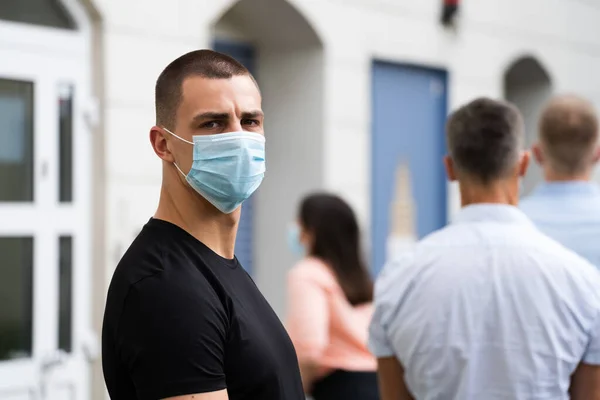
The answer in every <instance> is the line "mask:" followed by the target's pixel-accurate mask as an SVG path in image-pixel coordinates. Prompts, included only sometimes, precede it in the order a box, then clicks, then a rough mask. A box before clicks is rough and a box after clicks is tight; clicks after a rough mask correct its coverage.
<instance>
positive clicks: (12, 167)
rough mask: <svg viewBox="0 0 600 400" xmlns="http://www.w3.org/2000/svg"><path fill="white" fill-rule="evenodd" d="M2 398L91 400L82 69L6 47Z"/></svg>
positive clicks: (0, 262) (0, 170)
mask: <svg viewBox="0 0 600 400" xmlns="http://www.w3.org/2000/svg"><path fill="white" fill-rule="evenodd" d="M0 60H2V62H0V399H3V400H25V399H27V400H30V399H40V400H42V399H43V400H71V399H72V400H80V399H86V398H89V368H90V367H89V361H88V359H87V355H86V345H87V344H88V343H87V342H88V339H87V338H88V337H89V336H90V330H89V328H90V327H91V323H90V320H89V319H90V313H91V310H90V298H89V297H90V294H89V293H90V290H89V289H90V288H89V275H90V248H89V245H88V243H89V230H90V209H89V206H88V205H89V203H90V199H89V189H90V187H89V184H88V182H89V180H90V179H91V170H90V161H89V156H88V152H89V140H90V138H89V132H88V130H87V127H86V124H85V121H84V119H83V114H82V112H81V107H80V104H82V102H81V99H80V98H78V93H77V87H78V83H79V82H81V80H82V74H81V71H80V70H79V69H80V67H79V66H78V65H77V64H76V63H72V62H70V61H69V59H68V58H61V57H57V56H53V55H51V54H48V53H46V54H45V53H44V52H23V51H19V50H17V49H7V48H0Z"/></svg>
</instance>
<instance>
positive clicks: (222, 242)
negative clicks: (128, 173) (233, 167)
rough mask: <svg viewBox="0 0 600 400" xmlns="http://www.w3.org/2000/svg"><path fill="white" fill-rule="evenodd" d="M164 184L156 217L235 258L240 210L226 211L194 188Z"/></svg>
mask: <svg viewBox="0 0 600 400" xmlns="http://www.w3.org/2000/svg"><path fill="white" fill-rule="evenodd" d="M173 186H175V187H173V188H171V187H169V188H166V187H165V186H164V184H163V186H162V188H161V191H160V201H159V204H158V209H157V211H156V214H155V215H154V218H157V219H161V220H164V221H167V222H170V223H172V224H175V225H177V226H178V227H180V228H181V229H183V230H185V231H186V232H188V233H189V234H190V235H192V236H193V237H195V238H196V239H198V240H199V241H200V242H202V243H203V244H204V245H206V246H207V247H208V248H209V249H211V250H212V251H214V252H215V253H217V254H218V255H220V256H221V257H224V258H227V259H232V258H233V256H234V246H235V237H236V233H237V227H238V222H239V217H240V214H239V213H240V211H239V210H236V211H234V212H233V213H231V214H223V213H221V212H220V211H219V210H217V209H216V208H214V207H213V206H212V205H211V204H210V203H209V202H208V201H206V200H205V199H203V198H201V197H200V196H199V195H198V194H197V193H196V192H195V191H194V190H193V189H192V188H190V187H188V186H185V187H182V185H179V184H175V185H173Z"/></svg>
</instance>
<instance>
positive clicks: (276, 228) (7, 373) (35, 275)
mask: <svg viewBox="0 0 600 400" xmlns="http://www.w3.org/2000/svg"><path fill="white" fill-rule="evenodd" d="M441 3H442V2H441V1H439V0H420V1H409V0H400V1H399V0H318V1H316V0H241V1H233V0H171V1H166V0H144V1H142V0H128V1H122V0H119V1H117V0H52V1H51V0H38V1H34V0H27V1H24V0H7V1H3V2H2V4H3V5H2V6H0V121H1V122H2V123H1V124H0V139H1V140H0V254H2V261H1V262H0V299H2V300H3V301H2V302H1V304H0V398H2V399H9V400H25V399H27V400H30V399H49V400H59V399H60V400H62V399H73V400H75V399H76V400H80V399H84V400H85V399H91V398H94V399H101V398H105V396H106V395H105V391H104V387H103V381H102V376H101V369H100V362H99V357H98V356H99V342H98V337H99V332H100V327H101V319H102V311H103V306H104V299H105V295H106V290H107V286H108V283H109V281H110V278H111V275H112V272H113V270H114V267H115V266H116V264H117V262H118V261H119V259H120V257H121V255H122V254H123V252H124V251H125V250H126V249H127V246H128V245H129V243H130V242H131V241H132V240H133V238H134V237H135V236H136V234H137V233H138V232H139V230H140V229H141V227H142V226H143V224H144V223H145V222H146V221H147V220H148V219H149V218H150V217H151V216H152V214H153V213H154V211H155V208H156V206H157V201H158V194H159V187H160V180H161V170H160V169H161V163H160V162H159V160H158V159H157V158H156V157H155V155H154V153H153V151H152V148H151V146H150V143H149V139H148V133H149V128H150V127H151V126H152V125H153V123H154V108H153V96H154V93H153V90H154V83H155V80H156V78H157V77H158V74H159V73H160V72H161V70H162V69H163V68H164V67H165V66H166V65H167V64H168V63H169V62H170V61H171V60H173V59H174V58H176V57H178V56H180V55H181V54H183V53H185V52H187V51H191V50H194V49H198V48H215V49H217V50H220V51H223V52H227V53H229V54H231V55H233V56H235V57H236V58H238V59H239V60H240V61H242V62H243V63H244V64H246V65H247V66H248V68H250V69H251V70H252V71H253V73H254V74H255V75H256V77H257V80H258V82H259V84H260V86H261V90H262V93H263V97H264V104H263V108H264V111H265V113H266V137H267V163H268V164H267V171H268V172H267V177H266V179H265V181H264V184H263V186H262V187H261V189H260V190H259V191H258V192H257V193H256V195H255V196H253V198H252V199H251V201H250V202H249V203H247V204H246V205H245V206H244V213H243V221H242V223H241V227H240V229H241V231H240V235H239V238H238V245H237V252H238V256H239V258H240V259H241V260H242V262H243V263H244V264H245V265H246V267H247V268H248V269H249V270H250V271H251V273H252V275H253V277H254V278H255V280H256V282H257V284H258V285H259V287H260V288H261V289H262V290H263V292H264V293H265V295H266V297H267V299H268V300H269V301H270V302H271V303H272V305H273V306H274V308H275V310H276V311H277V312H278V313H279V314H280V315H281V314H282V313H283V310H284V305H285V285H284V283H285V275H286V272H287V271H288V269H289V268H290V267H291V266H292V264H293V263H294V262H295V260H294V258H293V256H292V255H291V254H290V253H289V251H288V250H287V247H286V241H285V232H286V229H287V227H288V224H289V223H291V222H293V221H294V219H295V211H296V207H297V204H298V201H299V200H300V198H301V197H302V196H303V195H304V194H306V193H308V192H310V191H313V190H320V189H326V190H329V191H333V192H336V193H338V194H340V195H342V196H343V197H344V198H345V199H347V200H348V201H349V202H350V203H351V204H352V206H353V207H354V209H355V210H356V212H357V214H358V215H359V218H360V221H361V224H362V226H363V230H364V235H365V247H366V248H367V251H368V254H369V259H370V261H371V265H372V268H373V271H374V272H377V271H378V270H379V269H380V268H381V267H382V265H383V262H384V260H385V257H386V256H385V254H386V246H387V243H388V237H389V236H390V233H392V234H397V233H398V232H405V234H406V236H407V238H413V237H417V238H418V237H422V236H423V235H425V234H427V233H428V232H431V231H432V230H434V229H437V228H439V227H441V226H443V225H444V224H445V223H446V222H447V221H448V219H450V218H451V216H452V215H453V213H454V212H455V211H456V209H457V208H458V206H459V200H458V194H457V192H456V188H455V187H454V186H452V185H447V184H446V183H445V177H444V171H443V167H442V163H441V157H442V156H443V154H444V149H445V143H444V135H443V125H444V119H445V117H446V115H447V113H448V111H449V110H451V109H453V108H454V107H456V106H457V105H459V104H462V103H464V102H466V101H468V100H471V99H472V98H474V97H475V96H480V95H486V96H492V97H497V98H502V97H504V98H507V99H509V100H511V101H513V102H515V103H516V104H517V105H518V106H519V108H520V109H521V110H522V112H523V113H524V115H525V119H526V124H527V128H528V143H532V142H533V140H534V137H535V121H536V118H537V115H538V113H539V110H540V107H541V105H542V104H543V103H544V101H545V100H546V99H547V98H548V96H549V95H550V94H552V93H557V92H576V93H579V94H581V95H583V96H586V97H588V98H590V99H591V100H592V101H593V102H594V103H596V104H598V105H600V90H599V89H598V88H597V85H596V81H597V78H596V75H595V73H596V71H600V24H599V23H598V22H599V21H600V5H598V4H596V3H595V2H593V1H589V0H570V1H566V0H557V1H555V2H552V3H548V2H546V1H543V0H526V1H525V0H478V1H469V0H464V1H462V2H460V3H459V13H458V17H457V20H456V23H455V26H454V27H445V26H443V25H442V24H441V23H440V16H441V11H442V5H441ZM397 171H402V176H403V177H405V178H403V179H401V180H399V179H397V176H398V175H397ZM539 178H540V173H539V170H536V169H535V168H534V169H533V171H532V173H531V174H530V175H529V177H528V178H527V179H526V181H525V191H528V190H530V189H531V187H533V185H534V184H535V182H536V181H538V180H539ZM397 182H410V184H405V183H403V184H402V185H405V186H406V187H410V191H411V193H412V201H411V200H410V199H406V198H405V197H402V196H403V195H402V194H399V193H400V192H401V190H400V189H398V183H397ZM399 198H400V199H402V202H403V203H402V207H404V208H406V207H408V208H407V209H409V210H411V212H412V218H407V217H406V216H403V217H402V218H403V219H404V220H406V221H408V222H407V224H408V226H409V227H411V229H410V230H409V231H408V232H407V231H406V230H407V228H406V227H399V226H398V224H397V222H396V221H394V220H393V215H395V214H397V212H396V211H394V210H397V209H398V199H399ZM407 205H409V206H407ZM403 234H404V233H403ZM411 240H412V239H411Z"/></svg>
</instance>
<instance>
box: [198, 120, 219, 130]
mask: <svg viewBox="0 0 600 400" xmlns="http://www.w3.org/2000/svg"><path fill="white" fill-rule="evenodd" d="M219 126H220V123H219V121H209V122H205V123H203V124H202V128H205V129H214V128H218V127H219Z"/></svg>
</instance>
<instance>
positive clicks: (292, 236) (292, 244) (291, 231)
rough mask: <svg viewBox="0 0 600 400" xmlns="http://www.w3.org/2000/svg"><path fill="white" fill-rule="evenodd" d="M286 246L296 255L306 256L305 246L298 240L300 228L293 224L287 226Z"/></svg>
mask: <svg viewBox="0 0 600 400" xmlns="http://www.w3.org/2000/svg"><path fill="white" fill-rule="evenodd" d="M287 239H288V247H289V249H290V251H291V252H292V253H293V254H294V255H295V256H298V257H304V256H306V247H304V245H303V244H302V242H301V241H300V228H299V227H298V225H296V224H293V225H290V227H289V228H288V236H287Z"/></svg>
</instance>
